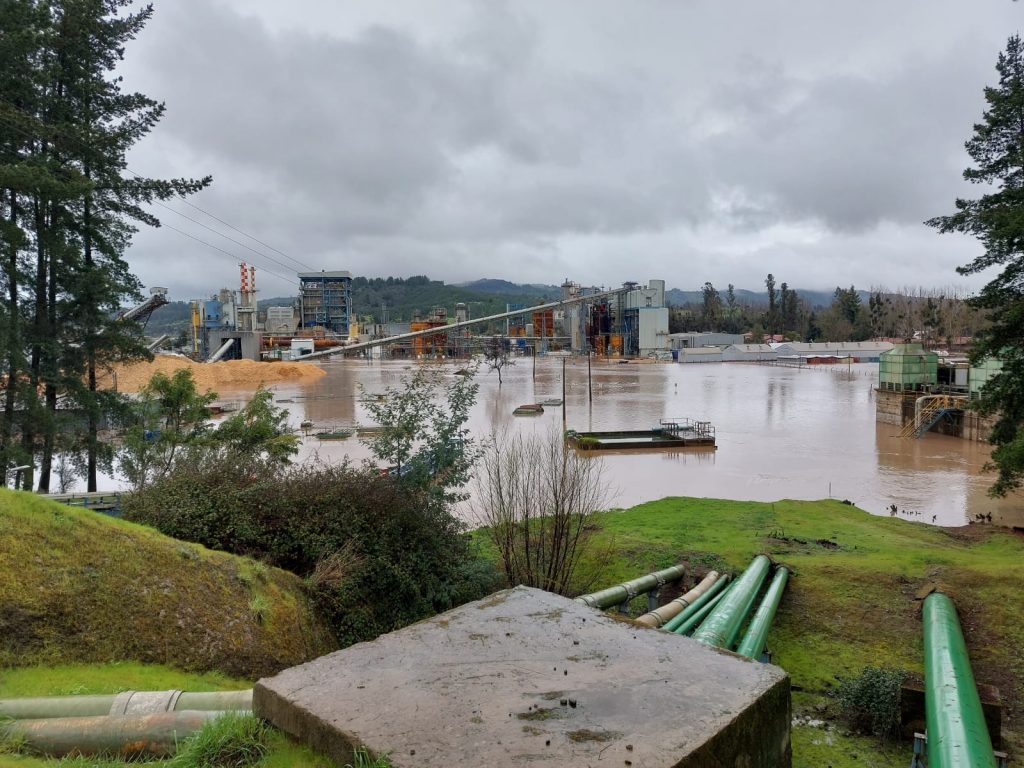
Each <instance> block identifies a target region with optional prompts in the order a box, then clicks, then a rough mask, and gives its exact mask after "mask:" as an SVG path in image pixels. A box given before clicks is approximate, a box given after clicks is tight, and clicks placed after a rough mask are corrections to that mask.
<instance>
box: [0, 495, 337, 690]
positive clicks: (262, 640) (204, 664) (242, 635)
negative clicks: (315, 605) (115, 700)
mask: <svg viewBox="0 0 1024 768" xmlns="http://www.w3.org/2000/svg"><path fill="white" fill-rule="evenodd" d="M256 609H258V610H256ZM334 647H335V645H334V643H333V640H332V639H331V638H330V636H329V633H328V632H327V631H326V630H325V629H324V626H323V624H322V623H321V622H319V621H318V620H317V619H316V618H315V617H314V616H313V614H312V612H311V610H310V608H309V606H308V603H307V600H306V598H305V594H304V591H303V587H302V582H301V580H300V579H299V578H298V577H296V576H294V575H293V574H290V573H287V572H285V571H282V570H279V569H277V568H268V567H267V566H265V565H264V564H262V563H256V562H254V561H252V560H250V559H248V558H241V557H235V556H232V555H228V554H226V553H223V552H214V551H211V550H208V549H205V548H204V547H201V546H197V545H194V544H187V543H184V542H180V541H177V540H175V539H172V538H170V537H167V536H164V535H162V534H160V533H158V532H156V531H154V530H152V529H150V528H146V527H144V526H140V525H135V524H133V523H128V522H124V521H121V520H115V519H112V518H110V517H107V516H105V515H101V514H97V513H94V512H90V511H87V510H81V509H73V508H71V507H67V506H62V505H58V504H55V503H53V502H50V501H48V500H46V499H43V498H40V497H38V496H35V495H33V494H30V493H18V492H13V491H9V490H6V489H0V668H2V667H5V666H14V665H17V666H28V665H33V664H41V665H55V664H67V663H73V662H83V663H102V662H107V661H114V660H123V659H134V660H137V661H140V662H146V663H167V664H171V665H174V666H177V667H181V668H185V669H192V670H197V671H201V670H220V671H222V672H224V673H226V674H232V675H239V676H243V677H257V676H260V675H263V674H270V673H273V672H276V671H277V670H279V669H282V668H284V667H287V666H291V665H293V664H297V663H301V662H302V661H306V660H308V659H310V658H314V657H316V656H318V655H320V654H321V653H323V652H326V651H328V650H331V649H333V648H334Z"/></svg>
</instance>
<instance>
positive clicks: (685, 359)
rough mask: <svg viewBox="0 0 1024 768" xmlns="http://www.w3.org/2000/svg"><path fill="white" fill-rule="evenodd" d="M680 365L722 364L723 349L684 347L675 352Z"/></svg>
mask: <svg viewBox="0 0 1024 768" xmlns="http://www.w3.org/2000/svg"><path fill="white" fill-rule="evenodd" d="M673 354H674V355H677V357H676V359H677V360H678V361H679V362H680V363H721V362H722V359H723V358H722V354H723V351H722V348H721V347H684V348H682V349H679V350H676V351H674V352H673Z"/></svg>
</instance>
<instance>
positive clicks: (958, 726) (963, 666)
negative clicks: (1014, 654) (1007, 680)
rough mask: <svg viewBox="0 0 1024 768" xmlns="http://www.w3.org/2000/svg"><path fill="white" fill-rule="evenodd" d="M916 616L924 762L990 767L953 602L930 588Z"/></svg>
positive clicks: (951, 767)
mask: <svg viewBox="0 0 1024 768" xmlns="http://www.w3.org/2000/svg"><path fill="white" fill-rule="evenodd" d="M922 618H923V621H924V677H925V719H926V721H927V725H928V747H927V751H928V768H996V759H995V755H994V754H993V752H992V741H991V739H990V738H989V734H988V727H987V726H986V725H985V716H984V714H983V713H982V709H981V699H980V698H979V697H978V689H977V687H976V686H975V684H974V673H973V672H972V671H971V660H970V657H969V656H968V655H967V646H966V644H965V643H964V636H963V632H962V631H961V629H960V620H959V618H957V613H956V605H955V604H954V602H953V601H952V600H951V599H950V598H949V597H947V596H946V595H944V594H942V593H941V592H933V593H932V594H930V595H928V597H927V598H925V601H924V613H923V617H922Z"/></svg>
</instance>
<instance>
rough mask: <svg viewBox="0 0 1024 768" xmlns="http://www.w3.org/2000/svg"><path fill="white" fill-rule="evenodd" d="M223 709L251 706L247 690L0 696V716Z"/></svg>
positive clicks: (30, 718) (16, 717)
mask: <svg viewBox="0 0 1024 768" xmlns="http://www.w3.org/2000/svg"><path fill="white" fill-rule="evenodd" d="M186 709H188V710H200V711H224V710H246V709H252V689H249V690H247V691H210V692H196V693H190V692H188V691H177V690H173V691H124V692H123V693H118V694H112V695H109V696H42V697H37V698H26V699H0V718H7V717H10V718H13V719H15V720H35V719H42V718H47V717H91V716H98V715H155V714H158V713H160V712H174V711H181V710H186Z"/></svg>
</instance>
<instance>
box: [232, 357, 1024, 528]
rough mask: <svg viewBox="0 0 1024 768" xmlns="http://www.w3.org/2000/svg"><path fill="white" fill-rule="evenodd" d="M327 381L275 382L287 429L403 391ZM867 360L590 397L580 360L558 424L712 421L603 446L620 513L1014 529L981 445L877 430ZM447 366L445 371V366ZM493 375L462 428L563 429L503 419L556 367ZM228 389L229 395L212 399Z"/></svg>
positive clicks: (665, 375)
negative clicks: (645, 506)
mask: <svg viewBox="0 0 1024 768" xmlns="http://www.w3.org/2000/svg"><path fill="white" fill-rule="evenodd" d="M323 366H324V368H325V370H326V371H327V375H326V376H324V377H322V378H320V379H317V380H315V381H311V382H308V383H302V384H278V385H275V386H274V391H275V393H276V398H277V399H278V400H279V401H282V400H283V401H285V402H282V403H281V406H282V407H285V408H288V409H289V411H290V419H291V421H292V423H293V424H294V426H295V427H296V428H297V427H298V426H299V424H300V422H302V421H305V420H309V421H312V422H313V424H314V427H313V431H329V430H331V429H333V428H337V427H343V426H349V425H353V424H357V423H361V424H367V423H370V419H369V417H368V416H367V414H366V412H365V410H364V408H363V406H362V404H361V403H360V402H359V398H360V391H359V385H360V384H362V385H363V386H364V387H365V390H366V391H367V392H368V393H376V392H380V391H382V390H383V389H384V388H385V387H388V386H398V385H400V383H401V381H402V378H403V377H404V376H407V375H409V373H410V363H408V362H405V361H384V362H380V361H372V362H367V361H340V360H339V361H325V362H324V363H323ZM877 369H878V366H877V365H870V364H861V365H853V366H839V367H836V368H831V369H829V368H823V367H814V368H808V369H794V368H780V367H772V366H764V365H757V364H735V363H727V364H714V363H712V364H704V365H678V364H671V363H665V364H638V363H629V364H618V363H616V362H614V361H612V362H610V363H605V362H600V363H597V364H595V365H593V367H592V382H593V402H590V401H589V399H588V384H587V365H586V361H585V360H573V359H569V360H568V361H567V364H566V366H565V371H566V375H565V416H566V420H565V424H566V426H567V427H568V428H570V429H575V430H577V431H580V432H584V431H588V432H589V431H598V430H617V429H621V430H626V429H647V428H650V427H651V426H654V425H656V424H657V423H658V421H659V420H660V419H663V418H684V417H688V418H691V419H698V420H701V421H710V422H711V423H712V424H713V425H714V426H715V428H716V430H717V438H718V449H717V450H716V451H707V450H700V449H690V450H687V451H680V452H661V451H659V452H653V453H644V452H639V453H638V452H628V453H626V452H623V453H622V454H618V453H616V452H614V451H602V452H601V454H600V460H602V461H604V463H605V467H606V476H607V479H608V481H609V483H610V484H611V485H612V486H613V487H614V489H615V491H616V501H615V504H616V505H617V506H622V507H626V506H630V505H633V504H637V503H639V502H642V501H647V500H651V499H658V498H661V497H663V496H671V495H686V496H709V497H721V498H730V499H752V500H758V501H774V500H777V499H782V498H791V499H821V498H827V497H830V496H831V497H832V498H836V499H848V500H850V501H851V502H853V503H854V504H856V505H857V506H859V507H861V508H863V509H865V510H867V511H869V512H871V513H873V514H879V515H889V514H893V505H895V514H896V515H898V516H901V517H905V518H907V519H912V520H919V521H922V522H927V523H932V522H934V523H936V524H939V525H962V524H964V523H965V522H967V520H968V519H971V518H974V517H975V516H976V515H991V516H992V521H993V522H1001V523H1003V524H1006V525H1024V499H1022V498H1021V497H1020V496H1018V497H1016V498H1014V499H1011V500H1000V501H996V500H992V499H989V498H988V497H987V496H986V493H985V491H986V489H987V488H988V486H989V484H990V480H989V478H988V477H987V476H985V475H983V474H982V472H981V467H982V465H983V464H984V462H985V461H986V459H987V457H988V449H987V446H985V445H983V444H979V443H972V442H969V441H966V440H960V439H958V438H952V437H945V436H941V435H932V434H929V435H926V436H925V437H924V438H923V439H921V440H913V439H901V438H900V437H899V436H898V432H899V430H898V428H897V427H894V426H892V425H888V424H877V423H876V422H875V401H874V390H873V386H874V383H875V379H876V376H877ZM444 370H446V371H448V372H450V373H451V372H454V371H455V370H456V367H455V366H450V365H449V366H445V367H444ZM502 378H503V384H502V385H501V386H500V387H499V386H498V377H497V375H496V374H494V373H491V374H484V373H482V372H481V374H480V377H479V381H480V385H481V386H480V395H479V398H478V400H477V403H476V405H475V407H474V409H473V412H472V417H471V421H470V428H471V429H472V431H473V432H474V434H476V435H480V436H483V435H487V434H489V433H490V432H492V431H498V432H500V431H502V430H526V431H534V430H546V429H550V428H556V429H561V428H562V407H561V406H547V407H545V412H544V413H543V414H542V415H539V416H529V417H517V416H513V415H512V411H513V409H514V408H515V407H516V406H517V405H521V404H524V403H536V402H540V401H543V400H549V399H558V398H561V397H562V360H561V359H559V358H556V357H548V358H541V359H539V361H538V363H537V366H536V373H535V374H534V370H533V366H532V364H531V360H529V359H521V360H518V361H517V364H516V365H514V366H510V367H508V368H506V369H505V370H503V371H502ZM222 394H224V395H228V393H226V392H225V393H222ZM346 455H347V456H348V457H350V458H351V459H352V460H355V461H359V460H362V459H364V458H366V457H367V456H368V455H369V453H368V451H367V449H366V447H365V446H363V445H362V444H361V443H360V442H359V440H358V438H356V437H352V438H350V439H347V440H337V441H328V440H318V439H316V438H313V437H309V438H307V439H305V440H304V442H303V448H302V453H301V456H300V458H301V459H306V458H310V457H313V456H319V457H320V458H322V459H324V460H328V461H335V460H341V459H343V458H344V457H345V456H346Z"/></svg>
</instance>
